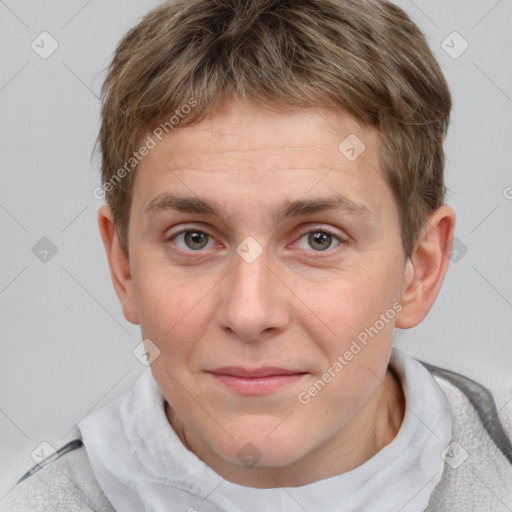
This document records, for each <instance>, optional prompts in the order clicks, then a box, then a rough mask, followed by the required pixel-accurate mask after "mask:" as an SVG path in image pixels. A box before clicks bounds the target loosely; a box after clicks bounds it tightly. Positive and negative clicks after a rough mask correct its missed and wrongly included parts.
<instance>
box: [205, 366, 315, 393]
mask: <svg viewBox="0 0 512 512" xmlns="http://www.w3.org/2000/svg"><path fill="white" fill-rule="evenodd" d="M207 373H209V374H211V375H212V376H213V377H214V378H215V379H216V380H217V381H218V382H220V383H221V384H222V385H223V386H225V387H227V388H229V389H230V390H231V391H235V392H237V393H240V394H247V395H263V394H267V393H272V392H274V391H277V390H279V389H282V388H284V387H287V386H289V385H291V384H293V383H296V382H297V381H298V380H300V379H302V378H303V377H304V376H305V375H307V373H306V372H303V371H299V370H290V369H285V368H277V367H265V368H255V369H248V368H242V367H235V366H229V367H223V368H216V369H214V370H209V371H208V372H207Z"/></svg>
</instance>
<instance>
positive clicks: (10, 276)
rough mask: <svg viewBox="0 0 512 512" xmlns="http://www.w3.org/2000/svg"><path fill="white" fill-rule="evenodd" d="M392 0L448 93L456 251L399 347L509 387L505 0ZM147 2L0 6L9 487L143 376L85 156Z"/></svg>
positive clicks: (510, 180)
mask: <svg viewBox="0 0 512 512" xmlns="http://www.w3.org/2000/svg"><path fill="white" fill-rule="evenodd" d="M397 3H398V4H399V5H400V6H402V7H403V8H404V9H405V10H406V11H407V12H408V13H409V14H410V15H411V17H412V18H413V19H414V21H416V23H418V25H419V26H420V27H421V28H422V29H423V30H424V31H425V33H426V34H427V36H428V38H429V41H430V44H431V46H432V48H433V50H434V52H435V53H436V55H437V57H438V59H439V61H440V64H441V66H442V68H443V70H444V72H445V75H446V77H447V79H448V82H449V85H450V88H451V91H452V93H453V98H454V110H453V117H452V121H451V127H450V132H449V136H448V139H447V143H446V151H447V168H446V173H447V185H448V188H449V195H448V198H447V202H448V204H450V205H451V206H452V207H453V208H454V209H455V211H456V213H457V216H458V220H457V228H456V236H457V239H458V241H457V242H456V243H457V244H458V249H459V252H458V255H457V258H454V261H452V264H451V266H450V269H449V271H448V276H447V278H446V281H445V284H444V287H443V289H442V291H441V293H440V296H439V298H438V300H437V302H436V304H435V305H434V307H433V309H432V310H431V312H430V313H429V315H428V317H427V318H426V320H425V321H424V322H423V323H422V324H421V325H420V326H418V327H416V328H414V329H412V330H408V331H397V336H396V346H398V347H399V348H401V349H402V350H404V351H406V352H408V353H409V354H411V355H413V356H416V357H419V358H422V359H424V360H427V361H429V362H432V363H434V364H438V365H442V366H447V367H450V368H453V369H456V370H458V371H462V372H464V373H465V374H467V375H469V376H473V377H476V378H478V379H479V380H483V381H485V382H492V383H493V384H499V385H502V384H508V385H510V384H511V383H512V375H511V372H510V369H511V363H512V343H511V342H510V332H511V328H512V314H511V313H512V272H511V271H510V262H511V261H512V236H511V234H512V199H507V197H506V196H508V197H509V198H512V188H507V187H512V173H511V170H510V166H511V162H512V126H511V119H512V117H511V113H512V71H511V62H512V61H511V51H512V31H510V26H511V22H512V2H511V1H510V0H499V1H496V0H482V1H478V2H477V1H471V2H468V1H462V0H460V1H459V0H457V1H453V0H452V1H449V2H447V1H440V0H436V1H420V0H415V1H410V0H404V1H402V2H397ZM156 4H157V2H156V1H150V0H130V1H126V0H124V1H122V0H110V1H109V2H106V1H100V0H89V1H84V0H73V1H69V0H66V1H63V0H49V1H46V2H35V1H26V0H25V1H24V0H20V1H15V0H5V1H0V20H1V21H0V23H1V25H0V38H1V48H2V59H3V60H2V63H3V65H2V68H1V71H0V73H1V76H0V105H1V112H2V124H1V130H2V131H1V134H0V140H1V141H2V144H3V150H2V153H1V158H2V166H1V171H2V174H1V179H2V182H1V188H0V223H1V232H2V250H1V260H0V261H1V265H0V311H1V319H2V326H3V329H2V336H1V343H2V358H1V359H0V365H1V366H0V379H1V381H0V456H1V460H0V481H2V482H3V485H4V486H8V485H9V483H10V479H9V478H11V479H12V477H7V476H6V477H5V478H2V477H1V475H2V474H5V470H6V468H7V467H8V466H11V467H13V465H14V463H15V461H16V464H21V465H23V466H26V467H30V466H32V465H33V464H34V462H33V461H32V460H31V459H30V453H31V451H32V450H34V449H35V448H36V447H37V446H38V445H39V444H40V443H41V442H42V441H47V442H49V443H50V444H51V445H53V446H54V447H56V448H58V447H60V446H62V445H63V444H65V443H66V442H67V441H69V440H70V439H73V438H74V436H75V435H76V427H75V426H76V423H77V422H78V421H80V420H81V419H82V418H83V417H84V416H85V415H86V414H88V413H90V412H92V411H93V410H96V409H98V408H100V407H102V406H104V405H106V404H107V403H109V402H110V401H112V400H114V399H115V398H116V397H118V396H120V395H121V394H123V393H125V392H127V391H129V390H130V389H131V387H132V385H133V383H134V381H135V380H136V379H137V377H138V376H139V375H140V374H141V373H142V371H143V370H144V366H143V365H142V364H141V363H140V362H139V361H138V360H137V359H136V358H135V357H134V355H133V349H134V348H135V347H136V346H137V345H138V344H139V343H140V341H141V339H140V334H139V328H138V327H137V326H132V325H131V324H129V323H128V322H127V321H126V320H125V319H124V317H123V315H122V311H121V307H120V305H119V303H118V300H117V297H116V296H115V293H114V290H113V288H112V284H111V280H110V275H109V272H108V267H107V261H106V257H105V255H104V249H103V246H102V244H101V239H100V236H99V232H98V228H97V223H96V215H97V210H98V207H99V206H100V204H101V202H100V201H98V200H97V199H95V197H94V196H93V193H92V191H93V189H94V188H95V187H96V186H97V185H98V183H99V179H98V171H97V167H98V165H97V161H95V160H94V159H91V152H92V148H93V144H94V140H95V137H96V133H97V130H98V126H99V101H98V98H97V96H98V94H99V89H100V85H101V80H102V77H103V74H102V72H103V70H104V68H105V66H107V64H108V62H109V59H110V57H111V54H112V51H113V49H114V47H115V44H116V43H117V41H118V40H119V39H120V37H121V36H122V35H123V34H124V33H125V32H126V30H127V29H128V28H129V27H131V26H132V25H133V24H135V22H136V21H137V20H138V19H139V18H140V16H142V15H143V14H144V13H145V12H147V10H149V9H150V8H151V7H152V6H154V5H156ZM43 31H47V32H49V33H50V34H51V36H52V37H53V38H54V39H55V40H56V41H57V43H58V45H59V46H58V49H57V50H56V51H55V52H54V53H53V54H52V55H51V56H50V57H48V58H47V59H43V58H41V57H40V56H39V55H38V54H37V53H36V52H35V51H34V50H33V49H32V47H31V44H32V41H34V40H36V43H37V41H40V39H38V36H39V34H41V32H43ZM453 31H457V32H458V33H460V34H461V35H462V37H463V38H464V39H465V40H466V41H467V42H468V44H469V47H468V49H467V50H466V51H465V52H464V53H462V54H461V55H460V56H459V57H458V58H453V57H451V56H450V55H448V54H447V53H446V52H445V51H444V49H443V48H442V46H441V45H442V42H443V41H446V42H445V43H444V45H445V47H446V45H449V46H451V47H452V48H451V50H450V51H451V52H452V53H453V52H458V51H460V49H461V48H462V46H461V43H462V42H461V40H458V39H457V37H456V36H451V37H448V36H449V35H450V34H452V32H453ZM447 37H448V39H447ZM454 37H455V39H454ZM46 48H48V44H46ZM43 237H47V238H48V239H50V240H51V242H52V243H53V244H54V246H55V247H56V249H57V252H56V254H54V255H53V256H52V253H51V252H49V253H48V255H47V257H46V258H47V261H46V262H43V261H40V259H38V257H36V255H35V254H34V252H36V253H37V252H38V250H39V251H40V250H42V249H44V243H45V242H39V241H40V239H41V238H43ZM38 242H39V245H36V244H37V243H38ZM40 244H43V246H41V245H40ZM34 246H36V249H34V252H33V247H34ZM41 247H42V249H41ZM40 257H42V256H41V255H40ZM0 498H1V495H0Z"/></svg>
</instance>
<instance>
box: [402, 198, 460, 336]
mask: <svg viewBox="0 0 512 512" xmlns="http://www.w3.org/2000/svg"><path fill="white" fill-rule="evenodd" d="M454 229H455V212H454V211H453V210H452V209H451V208H450V207H449V206H446V205H445V206H441V207H440V208H438V209H437V210H435V211H434V212H433V213H432V214H431V215H430V216H429V217H428V219H427V223H426V227H425V228H424V229H423V231H422V233H421V234H420V236H419V238H418V240H417V243H416V245H415V248H414V251H413V253H412V255H411V256H410V258H409V259H408V260H407V262H406V266H405V270H404V285H403V289H402V296H401V301H400V302H401V304H402V310H401V311H400V313H399V314H398V315H397V317H396V323H395V325H396V327H398V328H400V329H409V328H410V327H414V326H415V325H417V324H419V323H420V322H421V321H422V320H423V319H424V318H425V317H426V316H427V314H428V312H429V311H430V309H431V307H432V305H433V304H434V301H435V299H436V297H437V295H438V294H439V290H440V289H441V285H442V284H443V280H444V277H445V275H446V271H447V270H448V264H449V262H450V253H451V247H452V241H453V233H454Z"/></svg>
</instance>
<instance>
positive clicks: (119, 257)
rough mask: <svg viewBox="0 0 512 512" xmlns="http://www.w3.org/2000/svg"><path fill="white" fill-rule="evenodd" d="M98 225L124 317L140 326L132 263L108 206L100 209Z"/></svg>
mask: <svg viewBox="0 0 512 512" xmlns="http://www.w3.org/2000/svg"><path fill="white" fill-rule="evenodd" d="M98 224H99V228H100V233H101V238H102V240H103V244H104V246H105V251H106V252H107V258H108V265H109V267H110V275H111V277H112V283H113V284H114V289H115V291H116V294H117V297H118V298H119V300H120V301H121V305H122V306H123V313H124V316H125V318H126V320H128V322H131V323H132V324H138V323H139V315H138V313H137V307H136V301H135V293H134V287H133V279H132V275H131V271H130V263H129V261H128V257H127V256H126V254H125V252H124V250H123V248H122V247H121V243H120V241H119V237H118V234H117V230H116V228H115V225H114V220H113V216H112V211H111V210H110V208H109V207H108V206H107V205H103V206H102V207H101V208H100V209H99V212H98Z"/></svg>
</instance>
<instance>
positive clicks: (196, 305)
mask: <svg viewBox="0 0 512 512" xmlns="http://www.w3.org/2000/svg"><path fill="white" fill-rule="evenodd" d="M102 100H103V106H102V124H101V129H100V134H99V146H100V150H101V156H102V185H103V189H104V191H105V197H106V203H107V205H106V206H103V207H102V208H101V209H100V215H99V222H100V229H101V233H102V237H103V241H104V243H105V247H106V250H107V255H108V259H109V264H110V268H111V273H112V279H113V283H114V286H115V289H116V292H117V294H118V296H119V299H120V301H121V303H122V306H123V311H124V314H125V316H126V318H127V319H128V320H129V321H130V322H133V323H138V324H140V325H141V331H142V336H143V338H145V339H147V340H151V342H150V343H151V350H154V349H153V348H152V347H153V346H154V347H157V351H158V353H159V355H158V357H157V358H156V359H155V360H154V362H153V363H152V365H151V368H152V371H153V374H154V376H155V379H156V381H157V383H158V384H159V386H160V388H161V390H162V392H163V393H164V395H165V397H166V399H167V401H168V402H169V404H170V409H169V418H170V421H171V422H172V423H173V424H176V425H178V424H179V425H181V426H184V428H185V430H186V431H188V432H189V433H190V436H194V437H195V445H196V446H200V445H201V444H202V446H203V447H204V448H205V450H206V449H209V450H210V451H211V454H212V456H217V457H219V458H221V459H223V460H226V461H229V462H231V463H233V464H240V465H241V464H243V461H242V458H243V457H242V458H241V457H240V450H242V453H243V450H244V449H246V450H247V449H248V448H244V447H247V446H254V447H257V450H258V453H259V454H260V455H258V458H259V457H260V456H261V459H259V462H258V464H261V465H263V466H267V467H284V466H289V465H291V464H294V463H296V462H297V461H299V460H301V458H303V457H305V456H307V455H308V454H311V453H314V452H315V450H318V449H320V447H321V446H323V445H325V443H326V442H328V441H329V440H333V439H337V438H339V435H340V433H342V432H348V431H349V430H350V428H351V426H352V428H353V425H355V423H354V422H355V421H356V419H358V418H363V417H364V418H367V419H368V421H371V418H372V417H374V416H375V414H376V411H377V408H378V404H379V403H380V401H379V400H380V398H381V397H382V395H383V393H384V390H383V379H384V378H385V375H386V369H387V365H388V362H389V357H390V352H391V345H392V341H393V332H394V328H395V327H399V328H409V327H413V326H414V325H416V324H417V323H419V322H420V321H421V320H422V319H423V318H424V317H425V316H426V314H427V313H428V311H429V310H430V308H431V306H432V304H433V302H434V300H435V298H436V296H437V294H438V292H439V289H440V286H441V283H442V281H443V278H444V275H445V272H446V269H447V265H448V261H449V260H448V258H447V255H449V252H450V246H451V238H452V237H453V228H454V214H453V211H452V210H451V209H450V208H449V207H447V206H446V205H444V193H445V187H444V181H443V167H444V153H443V140H444V137H445V135H446V130H447V126H448V120H449V113H450V108H451V100H450V94H449V91H448V88H447V85H446V82H445V80H444V78H443V75H442V73H441V70H440V69H439V66H438V64H437V62H436V60H435V58H434V57H433V55H432V53H431V51H430V50H429V48H428V45H427V43H426V41H425V38H424V36H423V35H422V34H421V32H420V31H419V29H418V28H417V27H416V26H415V25H414V24H413V23H412V22H411V20H410V19H409V18H408V17H407V15H406V14H405V13H404V12H403V11H402V10H401V9H399V8H398V7H396V6H394V5H393V4H391V3H388V2H382V1H378V2H373V1H371V2H370V1H341V0H339V1H335V0H299V1H297V0H296V1H294V2H286V1H282V0H261V1H254V2H245V1H242V0H228V1H222V2H220V1H218V0H186V1H177V2H170V3H164V4H162V5H161V6H160V7H158V8H157V9H155V10H154V11H152V12H150V13H149V14H148V15H147V16H146V17H145V18H144V19H143V20H142V21H141V22H140V23H139V24H138V25H137V26H136V27H134V28H133V29H132V30H130V31H129V32H128V33H127V34H126V36H125V37H124V38H123V39H122V41H121V42H120V44H119V45H118V48H117V50H116V53H115V55H114V58H113V61H112V63H111V66H110V68H109V72H108V75H107V78H106V81H105V84H104V88H103V94H102ZM363 333H366V337H365V335H364V334H363ZM349 353H350V354H352V355H350V354H349ZM344 355H346V357H344ZM339 356H341V359H340V358H339ZM336 362H338V365H336V364H335V363H336ZM340 365H341V367H340ZM227 366H229V367H233V366H237V367H244V368H246V369H247V368H252V369H254V368H262V367H265V368H268V367H280V368H282V369H286V370H288V371H292V372H295V373H296V374H297V375H296V376H295V377H293V378H290V379H289V380H290V382H288V383H287V384H286V385H284V386H283V387H280V388H279V389H277V390H274V391H271V392H264V393H260V392H258V393H252V392H240V390H233V389H232V388H231V387H230V386H229V385H226V382H225V379H224V380H222V379H219V375H220V374H221V373H222V372H217V371H218V370H219V369H220V368H222V367H227ZM326 372H327V374H329V375H330V378H329V377H326ZM319 380H320V381H322V382H323V383H324V385H321V384H319ZM315 386H316V387H315ZM313 388H315V389H316V391H314V390H313ZM246 391H247V390H246ZM287 414H288V416H287ZM285 416H286V419H284V418H285ZM277 425H279V428H276V426H277ZM247 443H250V445H248V444H247Z"/></svg>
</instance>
